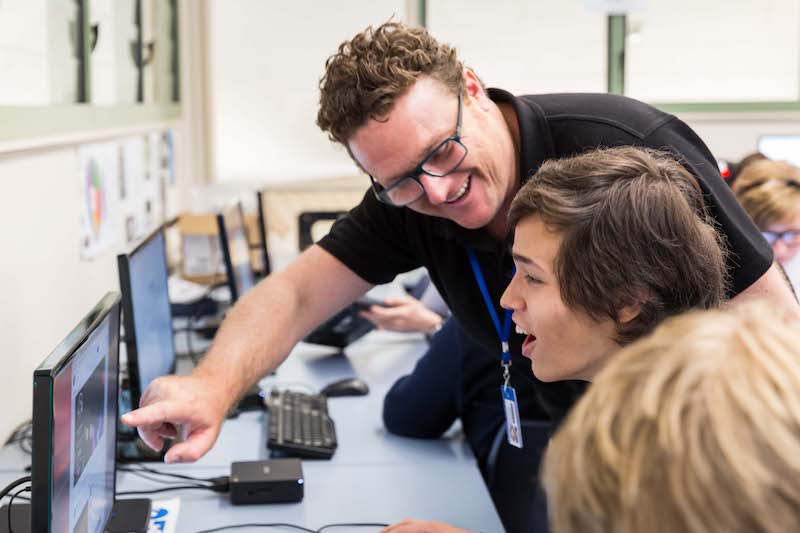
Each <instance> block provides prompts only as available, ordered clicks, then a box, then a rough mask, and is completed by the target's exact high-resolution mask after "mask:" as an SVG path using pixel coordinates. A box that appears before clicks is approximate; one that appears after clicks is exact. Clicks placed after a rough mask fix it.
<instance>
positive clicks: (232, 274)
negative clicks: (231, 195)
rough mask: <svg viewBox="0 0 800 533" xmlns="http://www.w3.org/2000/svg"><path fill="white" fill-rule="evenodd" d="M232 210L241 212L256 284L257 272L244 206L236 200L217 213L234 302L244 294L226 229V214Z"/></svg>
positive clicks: (223, 254) (248, 259) (251, 268)
mask: <svg viewBox="0 0 800 533" xmlns="http://www.w3.org/2000/svg"><path fill="white" fill-rule="evenodd" d="M232 210H236V211H238V212H239V217H240V218H241V221H242V232H243V233H244V239H245V242H247V253H248V255H247V262H248V263H249V264H250V273H251V274H252V275H253V284H255V273H254V272H253V264H252V261H251V260H250V243H249V241H247V227H246V222H245V219H244V208H243V207H242V202H241V201H238V202H234V203H233V204H230V205H228V206H227V207H225V208H224V209H223V210H222V211H220V212H219V213H217V231H218V233H219V243H220V249H221V250H222V258H223V261H224V263H225V274H226V276H227V278H228V288H229V289H230V291H231V303H232V304H234V303H236V301H237V300H238V299H239V298H240V297H242V296H243V295H242V294H239V290H238V289H237V287H236V275H235V272H234V270H233V259H232V257H231V249H230V242H229V241H228V232H227V231H226V230H225V228H226V225H225V215H226V213H230V212H231V211H232Z"/></svg>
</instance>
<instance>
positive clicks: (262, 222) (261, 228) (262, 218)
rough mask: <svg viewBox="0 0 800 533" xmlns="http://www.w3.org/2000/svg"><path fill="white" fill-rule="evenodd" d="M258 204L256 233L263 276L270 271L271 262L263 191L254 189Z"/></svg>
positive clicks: (267, 274)
mask: <svg viewBox="0 0 800 533" xmlns="http://www.w3.org/2000/svg"><path fill="white" fill-rule="evenodd" d="M256 200H257V204H258V235H259V237H260V238H261V247H260V248H261V255H262V261H263V264H264V277H267V276H269V275H270V274H271V273H272V263H271V262H270V259H269V247H268V246H267V233H268V231H267V215H266V213H265V211H264V191H256Z"/></svg>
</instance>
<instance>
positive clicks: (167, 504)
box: [147, 498, 181, 533]
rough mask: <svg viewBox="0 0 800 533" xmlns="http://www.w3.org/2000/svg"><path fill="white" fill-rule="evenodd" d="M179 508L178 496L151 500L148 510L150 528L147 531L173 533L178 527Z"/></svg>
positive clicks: (151, 532) (149, 532) (150, 532)
mask: <svg viewBox="0 0 800 533" xmlns="http://www.w3.org/2000/svg"><path fill="white" fill-rule="evenodd" d="M180 508H181V500H180V498H172V499H171V500H155V501H153V505H152V507H151V511H150V528H149V529H148V530H147V532H148V533H175V531H176V529H177V527H178V511H179V510H180Z"/></svg>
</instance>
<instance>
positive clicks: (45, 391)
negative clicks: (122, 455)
mask: <svg viewBox="0 0 800 533" xmlns="http://www.w3.org/2000/svg"><path fill="white" fill-rule="evenodd" d="M109 316H110V317H111V321H112V322H111V328H110V329H111V335H112V339H111V341H112V345H114V343H113V340H114V337H116V340H117V342H116V346H117V350H116V354H117V365H116V369H117V372H116V375H114V376H109V383H111V382H112V381H111V380H112V379H115V380H116V384H117V395H119V325H120V294H119V293H118V292H109V293H107V294H106V295H105V296H103V298H102V299H101V300H100V301H99V302H98V303H97V304H96V305H95V306H94V307H93V308H92V310H91V311H89V313H88V314H87V315H86V316H84V317H83V318H82V319H81V321H80V322H78V325H77V326H75V327H74V328H73V329H72V331H70V332H69V334H68V335H67V336H66V337H65V338H64V340H63V341H61V342H60V343H59V345H58V346H56V348H55V349H54V350H53V351H52V352H51V353H50V355H49V356H47V358H46V359H45V360H44V362H42V364H41V365H39V367H38V368H36V370H34V371H33V422H32V424H33V445H32V447H31V448H32V449H31V530H32V531H50V526H51V522H52V483H53V436H54V435H53V414H54V413H53V411H54V410H53V384H54V382H55V378H56V376H57V375H58V373H59V372H60V371H61V369H63V368H64V366H65V365H67V364H68V363H69V362H70V361H71V360H72V358H73V356H74V355H75V353H76V352H77V351H78V350H79V349H80V348H81V347H82V346H83V345H84V343H85V342H86V340H87V339H88V338H89V336H90V335H91V334H92V333H94V332H95V331H96V330H97V328H98V326H100V324H102V323H103V321H104V320H105V319H106V318H107V317H109ZM112 403H113V405H114V408H115V409H116V410H117V417H115V422H114V426H113V428H110V429H111V432H112V434H113V439H114V449H115V450H116V448H117V426H116V418H118V416H119V401H114V402H112ZM41 413H46V414H47V416H45V417H42V416H41ZM37 415H39V416H37ZM116 468H117V465H116V461H115V462H114V476H113V478H112V479H113V480H114V481H113V493H114V495H116V492H117V479H116ZM110 518H111V513H109V516H108V518H107V519H106V523H107V521H108V520H109V519H110ZM105 525H106V524H104V527H105Z"/></svg>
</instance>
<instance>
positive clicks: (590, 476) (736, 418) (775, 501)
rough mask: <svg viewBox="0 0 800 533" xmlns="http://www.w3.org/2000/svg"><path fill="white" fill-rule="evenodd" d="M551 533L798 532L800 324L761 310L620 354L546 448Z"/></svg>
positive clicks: (679, 325) (703, 318)
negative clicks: (547, 448) (552, 532)
mask: <svg viewBox="0 0 800 533" xmlns="http://www.w3.org/2000/svg"><path fill="white" fill-rule="evenodd" d="M542 478H543V482H544V484H545V488H546V490H547V494H548V502H549V511H550V517H551V521H552V525H553V531H554V533H601V532H602V533H612V532H613V533H667V532H670V533H672V532H678V531H680V532H682V533H717V532H719V533H723V532H724V533H735V532H742V533H744V532H748V533H785V532H787V531H796V530H797V529H798V525H799V524H800V320H798V318H797V317H796V316H792V317H789V316H785V315H778V314H777V313H776V312H775V311H774V310H773V309H771V308H770V307H768V306H767V305H766V304H764V303H749V304H745V305H744V306H740V307H737V308H736V309H733V310H730V311H694V312H691V313H689V314H686V315H683V316H679V317H675V318H672V319H670V320H668V321H666V322H665V323H664V324H662V325H661V326H659V327H658V328H657V329H656V330H655V331H654V332H653V334H652V335H650V336H648V337H645V338H643V339H641V340H640V341H638V342H636V343H634V344H632V345H630V346H629V347H628V348H626V349H624V350H622V351H620V352H619V353H618V354H617V355H616V356H615V357H614V358H613V359H612V360H611V362H610V363H609V364H608V365H607V367H606V368H605V369H604V370H603V371H602V372H601V373H600V374H599V375H598V378H597V380H596V382H595V383H594V384H593V385H592V386H591V387H590V389H589V391H588V392H587V393H586V394H585V395H584V397H583V398H582V399H581V400H580V402H579V403H578V404H577V405H576V407H575V409H574V410H573V412H572V413H571V414H570V416H569V418H568V420H567V421H566V423H565V425H564V426H563V427H562V429H561V430H560V431H559V432H558V434H557V435H556V437H555V438H554V439H553V441H552V442H551V444H550V447H549V450H548V452H547V455H546V458H545V462H544V466H543V472H542Z"/></svg>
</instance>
